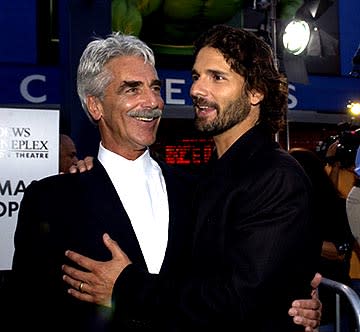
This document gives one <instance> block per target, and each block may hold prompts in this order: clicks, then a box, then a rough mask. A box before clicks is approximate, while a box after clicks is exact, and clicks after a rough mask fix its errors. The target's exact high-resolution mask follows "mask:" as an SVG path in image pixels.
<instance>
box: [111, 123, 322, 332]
mask: <svg viewBox="0 0 360 332" xmlns="http://www.w3.org/2000/svg"><path fill="white" fill-rule="evenodd" d="M195 196H196V200H197V202H196V203H195V206H194V213H195V220H196V221H195V230H194V234H193V242H192V259H191V261H189V264H188V266H187V267H186V269H185V270H184V271H183V273H182V274H179V275H178V278H175V279H174V278H172V279H171V278H170V279H166V278H164V277H159V278H155V277H154V276H151V275H149V274H147V273H146V272H144V271H143V270H141V269H137V267H136V266H135V265H132V266H128V267H127V268H126V269H125V270H124V272H123V273H122V274H121V275H120V276H119V278H118V280H117V282H116V285H115V290H114V292H113V294H114V300H115V303H116V306H115V310H116V311H117V314H116V315H115V316H116V317H119V316H121V315H127V316H131V315H132V316H133V317H134V318H135V317H136V318H137V319H141V315H146V314H147V313H149V312H152V314H153V316H156V315H162V317H164V320H165V319H168V322H167V324H168V329H167V331H187V332H190V331H191V332H193V331H194V332H195V331H196V332H200V331H204V332H205V331H206V332H209V331H227V332H229V331H253V332H260V331H261V332H270V331H274V332H275V331H276V332H283V331H291V332H294V331H298V330H300V331H303V329H304V328H303V327H296V326H295V325H294V324H293V323H292V319H291V317H289V316H288V314H287V312H288V309H289V308H290V306H291V302H292V301H293V300H294V299H300V298H309V296H310V281H311V279H312V278H313V276H314V274H315V272H316V263H317V262H318V259H319V256H320V249H321V240H320V237H319V236H318V234H319V233H318V229H317V225H315V224H314V223H313V222H312V220H311V216H310V211H311V209H310V204H311V194H310V182H309V179H308V178H307V176H306V175H305V173H304V171H303V170H302V168H301V167H300V165H299V164H298V163H297V162H296V161H295V159H293V158H292V157H291V156H290V155H289V154H288V153H287V152H285V151H284V150H282V149H281V148H280V147H279V145H278V144H277V143H275V142H273V140H272V139H271V135H270V133H269V132H268V131H267V130H266V128H264V127H262V126H261V125H258V126H256V127H254V128H252V129H251V130H250V131H248V132H247V133H246V134H245V135H243V136H242V137H241V138H240V139H238V141H236V142H235V143H234V144H233V145H232V146H231V147H230V149H229V150H228V151H227V152H226V153H225V154H224V155H223V156H222V157H221V158H220V159H217V158H216V156H215V158H214V160H213V161H212V163H211V165H209V168H208V171H207V173H206V174H205V176H204V177H203V179H202V180H201V182H200V184H199V186H198V189H197V190H196V192H195Z"/></svg>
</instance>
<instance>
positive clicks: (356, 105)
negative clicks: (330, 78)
mask: <svg viewBox="0 0 360 332" xmlns="http://www.w3.org/2000/svg"><path fill="white" fill-rule="evenodd" d="M346 108H347V109H348V112H349V114H350V115H351V116H353V117H357V116H359V115H360V102H358V101H355V102H354V101H349V102H348V104H347V105H346Z"/></svg>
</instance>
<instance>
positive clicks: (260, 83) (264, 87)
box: [194, 25, 288, 133]
mask: <svg viewBox="0 0 360 332" xmlns="http://www.w3.org/2000/svg"><path fill="white" fill-rule="evenodd" d="M206 46H207V47H213V48H216V49H217V50H219V51H220V52H221V53H222V55H223V56H224V58H225V60H226V61H227V63H228V64H229V65H230V68H231V69H232V70H234V71H235V72H236V73H238V74H240V75H241V76H243V77H244V79H245V86H244V87H245V92H251V91H252V90H257V91H259V92H262V93H263V94H264V99H263V101H262V102H261V104H260V121H261V122H262V123H263V124H265V125H267V126H268V127H269V128H270V129H271V131H272V132H273V133H276V132H278V131H279V130H280V129H282V128H283V126H284V124H285V115H286V112H287V107H288V83H287V79H286V77H285V75H283V74H281V73H280V72H279V71H278V70H277V68H276V66H275V62H274V58H273V52H272V50H271V47H270V46H269V44H267V43H266V42H265V41H264V40H263V39H261V38H259V37H257V36H256V35H255V34H254V33H252V32H250V31H247V30H244V29H240V28H235V27H232V26H228V25H215V26H213V27H212V28H210V29H209V30H207V31H206V32H204V33H203V34H202V35H201V36H200V37H199V38H198V39H197V40H196V41H195V43H194V56H195V57H196V55H197V54H198V53H199V51H200V49H201V48H203V47H206Z"/></svg>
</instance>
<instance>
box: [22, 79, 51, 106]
mask: <svg viewBox="0 0 360 332" xmlns="http://www.w3.org/2000/svg"><path fill="white" fill-rule="evenodd" d="M35 80H39V81H42V82H46V77H45V76H44V75H30V76H27V77H25V78H24V79H23V80H22V81H21V84H20V93H21V95H22V96H23V97H24V99H26V100H27V101H29V102H31V103H43V102H45V101H46V95H43V96H40V97H33V96H31V95H30V93H29V91H28V86H29V84H30V82H31V81H35Z"/></svg>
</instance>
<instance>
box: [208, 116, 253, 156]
mask: <svg viewBox="0 0 360 332" xmlns="http://www.w3.org/2000/svg"><path fill="white" fill-rule="evenodd" d="M258 120H259V110H254V109H252V110H251V111H250V113H249V115H248V116H247V117H246V118H245V119H244V120H243V121H241V122H239V123H238V124H236V125H235V126H233V127H232V128H230V129H229V130H227V131H225V132H223V133H221V134H219V135H216V136H214V137H213V139H214V143H215V147H216V152H217V155H218V158H221V156H222V155H223V154H224V153H225V152H226V151H227V150H228V149H229V148H230V147H231V145H233V144H234V143H235V142H236V141H237V140H238V139H239V138H240V137H241V136H242V135H244V134H245V133H246V132H247V131H248V130H250V129H251V128H252V127H254V126H255V125H256V123H257V121H258Z"/></svg>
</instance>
